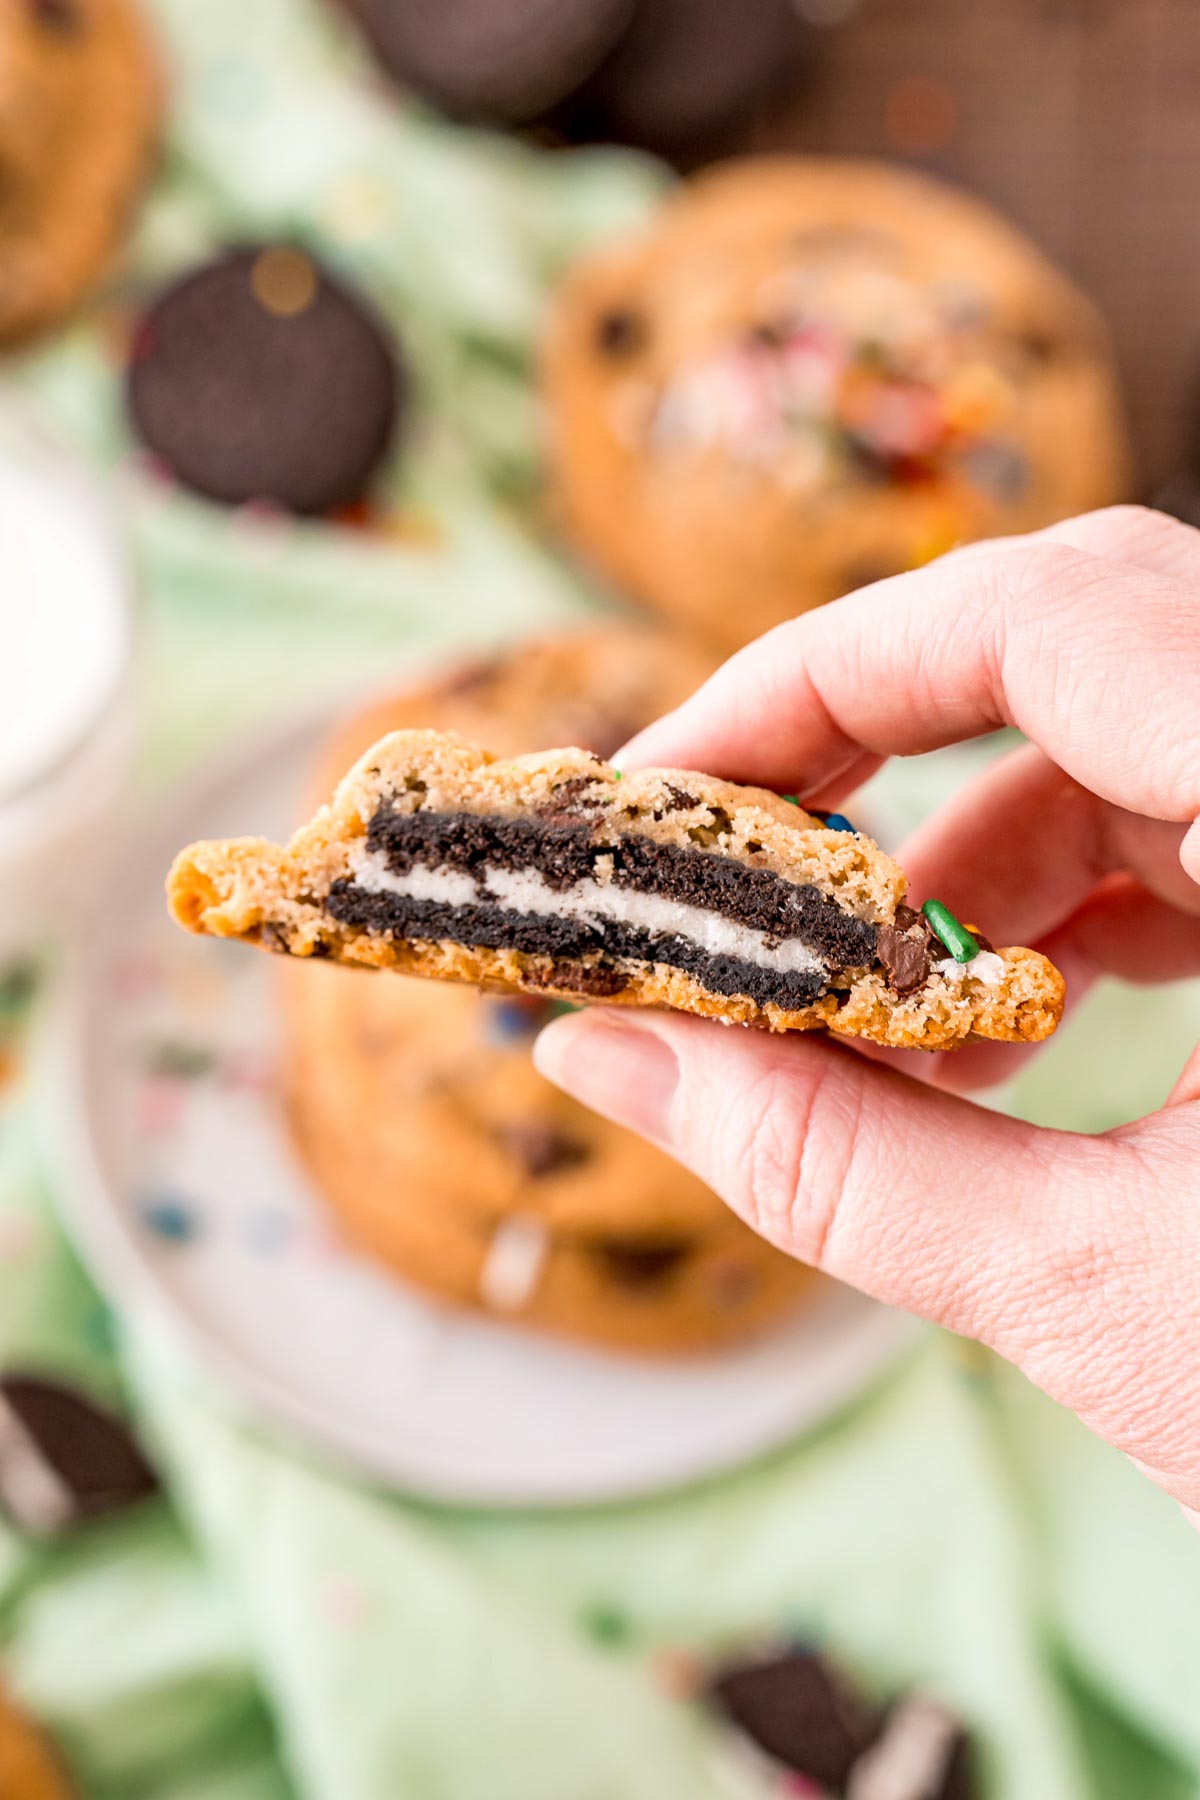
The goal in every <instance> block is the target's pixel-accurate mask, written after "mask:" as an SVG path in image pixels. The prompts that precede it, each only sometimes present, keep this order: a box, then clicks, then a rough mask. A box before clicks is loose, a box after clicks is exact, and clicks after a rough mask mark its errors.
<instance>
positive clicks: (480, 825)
mask: <svg viewBox="0 0 1200 1800" xmlns="http://www.w3.org/2000/svg"><path fill="white" fill-rule="evenodd" d="M904 891H905V878H904V875H903V874H902V872H901V871H900V869H899V868H898V867H897V866H896V864H895V863H894V862H892V861H891V859H890V858H889V857H887V856H885V855H884V854H883V852H882V851H881V850H879V849H878V847H877V846H876V845H875V844H874V843H872V842H871V840H870V839H869V838H866V837H864V836H862V835H861V834H859V833H857V832H855V831H853V830H852V829H851V830H840V829H834V828H833V827H831V826H828V825H826V824H824V823H823V822H822V820H821V819H819V818H817V817H816V816H815V815H812V814H808V813H805V812H803V811H802V810H800V808H799V807H798V806H797V805H793V804H790V803H789V802H788V801H787V800H785V799H781V798H780V797H779V796H778V795H776V794H770V793H767V792H765V791H763V790H760V789H755V788H743V787H736V786H734V785H733V784H732V783H730V782H724V781H718V780H715V779H713V778H712V777H710V776H704V775H698V774H694V773H692V772H689V771H679V770H663V769H644V770H639V771H636V772H635V773H633V774H630V775H628V776H625V777H622V775H621V774H620V772H619V771H618V770H616V769H614V768H612V767H611V766H610V765H609V764H608V763H605V762H601V761H600V760H599V759H598V758H597V757H594V756H592V755H590V754H588V753H587V752H586V751H582V750H558V751H549V752H546V753H543V754H539V755H534V756H526V757H518V758H517V759H516V760H514V761H511V762H499V761H496V760H494V759H492V758H490V757H489V756H488V755H487V753H486V752H484V751H482V750H480V749H478V748H477V747H476V746H475V745H473V744H469V743H467V742H466V741H465V739H463V738H460V737H457V736H456V735H454V734H452V733H445V734H443V733H438V732H429V731H401V732H395V733H393V734H392V735H391V736H389V737H386V738H384V739H382V740H381V742H380V743H378V744H376V745H375V747H374V748H373V749H372V750H371V751H369V752H368V753H367V755H366V756H365V757H363V758H362V759H361V761H360V762H359V763H358V764H357V765H356V767H355V768H354V769H353V770H351V772H350V774H349V775H348V776H347V777H346V779H345V781H343V783H342V784H341V786H340V787H339V788H338V790H337V793H336V794H335V796H334V799H333V802H332V804H331V805H330V806H328V807H325V808H323V809H322V810H321V811H320V812H318V813H317V815H316V817H315V818H314V819H313V820H312V821H311V823H310V824H308V825H307V826H305V827H303V828H302V829H301V830H300V831H299V832H297V833H296V835H295V837H293V839H292V841H291V843H290V844H289V845H287V846H286V848H285V847H281V846H279V845H275V844H270V843H268V842H266V841H265V840H263V839H261V838H245V839H234V840H226V841H224V842H209V843H201V844H194V845H192V846H191V848H190V849H187V850H185V851H183V852H182V853H181V855H180V856H179V857H178V858H177V859H176V862H175V865H174V867H173V869H172V871H171V874H170V877H169V881H168V894H169V898H170V905H171V910H172V912H173V914H174V916H175V918H176V919H177V920H178V921H179V923H180V924H182V925H184V926H186V927H188V928H189V929H190V930H192V931H197V932H205V933H208V934H210V935H212V936H215V937H240V938H244V939H246V940H248V941H250V942H253V943H258V944H261V945H263V946H264V947H266V948H268V949H271V950H275V951H279V952H281V953H284V954H287V955H291V956H324V957H332V958H334V959H335V960H336V961H339V962H347V963H358V964H363V965H366V966H368V967H377V968H395V969H399V970H402V971H405V972H408V973H412V974H417V975H428V976H433V977H435V978H438V979H441V980H449V981H470V982H475V983H477V984H478V985H480V986H485V987H492V988H500V989H504V990H506V991H508V992H514V993H520V992H529V991H533V992H540V993H550V994H556V995H560V996H563V997H565V998H570V999H574V1000H605V1001H609V1002H615V1003H617V1004H621V1005H641V1006H666V1007H672V1008H675V1009H677V1010H680V1011H684V1012H692V1013H698V1014H701V1015H703V1016H707V1017H711V1018H718V1019H723V1020H726V1021H728V1022H730V1023H737V1024H745V1025H761V1026H766V1027H768V1028H770V1029H771V1030H774V1031H789V1030H795V1031H803V1030H809V1029H812V1028H813V1027H815V1026H820V1025H825V1026H828V1027H829V1029H830V1030H833V1031H837V1032H840V1033H843V1034H848V1035H856V1036H860V1037H865V1038H870V1039H873V1040H874V1041H875V1042H878V1043H884V1044H895V1045H904V1046H914V1047H923V1048H926V1049H942V1048H945V1047H947V1046H950V1045H953V1044H956V1043H958V1042H960V1041H961V1040H962V1039H963V1038H965V1037H966V1036H968V1035H969V1034H970V1033H972V1032H973V1033H975V1034H977V1035H979V1036H982V1037H989V1038H999V1039H1009V1040H1013V1041H1026V1042H1033V1041H1036V1040H1038V1039H1040V1038H1044V1037H1046V1036H1047V1035H1048V1034H1049V1033H1050V1032H1051V1031H1053V1029H1054V1027H1055V1025H1056V1024H1057V1023H1058V1020H1059V1017H1060V1016H1061V1012H1062V1004H1063V996H1064V983H1063V979H1062V976H1061V975H1060V974H1059V972H1058V970H1057V969H1056V968H1055V967H1054V966H1053V964H1052V963H1050V962H1048V961H1047V959H1046V958H1045V957H1044V956H1041V955H1039V954H1038V953H1037V952H1036V951H1032V950H1024V949H1009V950H1002V951H995V950H992V949H990V948H988V947H986V940H983V941H982V942H981V941H980V940H979V939H978V938H977V937H974V936H972V935H971V934H969V933H967V932H965V931H964V929H963V928H962V927H961V926H959V925H958V924H957V921H954V920H953V919H952V918H951V917H950V915H948V914H947V915H945V917H946V918H947V919H949V927H947V926H946V925H945V924H944V923H943V925H942V927H941V930H942V932H943V933H944V934H946V935H945V936H943V937H942V938H939V936H938V935H937V933H936V932H935V930H934V928H933V926H932V924H931V921H930V919H929V918H928V917H926V916H925V915H924V914H917V913H914V912H912V911H911V910H910V909H908V908H906V907H904V906H903V904H902V903H903V899H904ZM941 912H942V913H943V914H945V909H941ZM947 939H948V940H949V941H947Z"/></svg>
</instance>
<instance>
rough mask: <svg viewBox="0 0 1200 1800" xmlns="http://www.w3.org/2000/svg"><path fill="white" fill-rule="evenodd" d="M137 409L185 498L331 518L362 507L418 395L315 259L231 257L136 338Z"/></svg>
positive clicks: (392, 350)
mask: <svg viewBox="0 0 1200 1800" xmlns="http://www.w3.org/2000/svg"><path fill="white" fill-rule="evenodd" d="M127 392H128V405H129V412H130V416H131V418H132V420H133V423H134V426H135V427H136V429H137V432H138V434H139V436H140V437H141V439H142V440H143V442H144V443H145V444H146V445H147V446H148V447H149V448H150V450H151V451H153V452H154V454H155V455H156V456H157V457H158V458H159V459H160V460H161V461H162V462H163V463H164V464H165V465H166V467H167V469H168V470H169V472H170V473H171V474H172V475H173V476H174V477H175V478H176V479H177V480H179V481H180V482H182V483H183V484H184V485H185V486H186V487H189V488H192V489H194V490H195V491H196V492H197V493H199V494H204V495H205V496H207V497H208V498H209V499H213V500H221V501H225V502H226V503H228V504H230V505H237V504H240V503H242V502H244V501H249V500H268V501H273V502H275V503H277V504H278V505H280V506H283V507H286V508H287V509H288V510H289V511H291V512H295V513H323V512H330V511H332V510H334V509H335V508H338V507H343V506H349V505H351V504H352V503H353V502H355V501H357V500H360V499H361V498H362V496H363V494H364V493H365V491H366V489H367V487H368V485H369V483H370V480H371V477H372V475H373V474H374V473H375V471H376V469H377V468H378V467H379V465H380V463H381V462H382V460H383V458H384V456H385V455H386V454H387V452H388V449H389V447H390V445H391V443H392V441H393V438H394V436H395V434H396V430H397V425H398V422H399V420H400V419H401V418H402V416H403V413H404V410H405V406H406V403H407V399H408V392H409V383H408V378H407V373H406V370H405V366H404V363H403V360H402V358H401V355H400V353H399V350H398V348H397V346H396V345H395V344H394V343H393V342H391V341H390V339H389V336H388V334H387V332H386V330H385V328H384V327H383V326H382V324H381V323H380V322H379V321H378V320H377V319H376V318H375V317H373V315H372V314H371V312H370V311H369V310H368V308H367V307H366V306H365V305H364V304H363V302H362V301H361V300H360V299H359V298H358V297H357V296H356V295H354V294H352V293H351V292H350V291H349V289H348V288H347V287H345V286H344V285H343V284H342V283H341V282H339V281H335V280H334V278H333V277H332V276H331V275H330V274H329V273H328V271H327V270H325V269H323V268H322V267H321V266H320V264H319V263H318V262H317V261H316V260H315V259H314V258H313V257H312V256H311V255H310V254H309V253H308V252H307V251H305V250H301V249H298V248H296V247H295V246H293V245H289V244H264V245H257V246H248V247H243V248H239V249H235V250H231V251H229V252H228V253H227V254H225V255H223V256H221V257H219V258H218V259H217V260H216V261H214V262H211V263H207V264H205V265H204V266H203V267H202V268H199V269H195V270H193V271H192V272H191V273H190V274H188V275H186V276H184V277H183V279H182V280H180V281H178V282H176V283H175V284H174V285H173V286H172V287H170V288H168V289H167V290H166V292H165V293H163V294H162V295H160V296H159V298H158V300H157V302H156V303H155V304H154V306H153V307H152V308H151V310H150V312H149V314H148V315H147V317H146V319H145V320H144V322H143V324H142V327H141V329H140V331H139V332H138V334H137V337H136V340H135V343H134V347H133V354H132V359H131V362H130V366H129V372H128V389H127Z"/></svg>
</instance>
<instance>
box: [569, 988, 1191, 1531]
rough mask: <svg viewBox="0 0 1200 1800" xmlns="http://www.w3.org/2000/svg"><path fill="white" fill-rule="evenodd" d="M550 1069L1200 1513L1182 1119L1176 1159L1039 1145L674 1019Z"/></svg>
mask: <svg viewBox="0 0 1200 1800" xmlns="http://www.w3.org/2000/svg"><path fill="white" fill-rule="evenodd" d="M535 1054H536V1060H537V1064H538V1067H539V1069H540V1070H541V1072H542V1073H543V1074H544V1075H546V1076H548V1077H549V1079H550V1080H552V1081H555V1082H557V1083H558V1084H559V1085H560V1086H562V1087H565V1088H566V1089H567V1090H568V1091H569V1092H571V1093H573V1094H574V1095H575V1096H576V1097H577V1098H578V1099H580V1100H582V1101H584V1102H585V1103H586V1104H588V1105H591V1106H594V1107H596V1108H597V1109H598V1110H599V1111H601V1112H603V1113H605V1114H606V1115H607V1116H608V1117H609V1118H612V1119H615V1120H616V1121H617V1122H619V1123H621V1124H624V1125H630V1126H632V1127H633V1128H634V1129H636V1130H640V1131H642V1132H644V1133H645V1134H646V1135H648V1136H650V1137H651V1138H652V1139H653V1140H654V1141H655V1142H657V1143H659V1144H661V1145H662V1146H663V1147H664V1148H666V1149H667V1150H669V1151H670V1152H671V1153H672V1154H673V1155H674V1156H676V1157H677V1158H678V1159H679V1160H680V1161H682V1162H683V1163H685V1164H686V1165H687V1166H688V1167H689V1168H691V1169H692V1170H694V1171H695V1173H696V1174H697V1175H699V1176H700V1177H701V1178H702V1179H703V1180H705V1181H707V1182H708V1183H709V1184H710V1185H711V1186H712V1187H713V1188H714V1189H715V1190H716V1192H717V1193H718V1194H720V1195H721V1196H722V1197H723V1198H724V1199H725V1200H726V1201H727V1202H728V1203H729V1205H730V1206H732V1207H733V1209H734V1210H735V1211H736V1212H737V1213H739V1214H740V1215H741V1216H742V1218H744V1219H745V1220H746V1221H747V1223H748V1224H750V1225H751V1226H752V1227H753V1228H754V1229H755V1230H756V1231H758V1232H760V1233H761V1234H762V1235H763V1236H764V1237H766V1238H768V1239H769V1240H770V1241H771V1242H772V1243H774V1244H775V1245H777V1246H778V1247H779V1248H780V1249H782V1250H785V1251H787V1252H789V1253H790V1254H792V1255H795V1256H798V1257H800V1258H802V1259H803V1260H804V1261H806V1262H809V1263H812V1264H813V1265H815V1266H816V1267H819V1268H822V1269H824V1270H825V1271H826V1272H827V1273H829V1274H830V1275H834V1276H836V1277H837V1278H838V1279H840V1280H843V1281H847V1282H849V1283H851V1284H852V1285H853V1286H855V1287H859V1288H861V1289H863V1290H864V1291H865V1292H867V1293H870V1294H874V1295H875V1296H876V1297H877V1298H879V1299H881V1300H884V1301H886V1302H888V1303H889V1304H891V1305H895V1306H902V1307H905V1308H908V1309H910V1310H911V1311H914V1312H917V1313H921V1314H922V1315H924V1316H925V1317H926V1318H929V1319H933V1320H936V1321H937V1322H938V1323H939V1324H942V1325H945V1326H948V1327H949V1328H950V1329H951V1330H954V1331H958V1332H963V1333H966V1334H967V1335H969V1336H972V1337H977V1338H980V1339H982V1340H983V1341H984V1342H986V1343H988V1344H990V1345H992V1346H993V1347H994V1348H995V1349H996V1350H998V1351H999V1352H1000V1353H1001V1354H1002V1355H1004V1356H1007V1357H1009V1358H1010V1359H1011V1360H1012V1361H1014V1362H1016V1363H1017V1364H1018V1365H1019V1366H1020V1367H1022V1368H1023V1369H1024V1370H1025V1371H1026V1373H1027V1374H1029V1375H1030V1376H1031V1377H1032V1379H1034V1380H1035V1381H1037V1382H1038V1383H1039V1384H1040V1385H1041V1386H1043V1387H1044V1388H1046V1390H1047V1391H1048V1392H1050V1393H1052V1394H1053V1395H1054V1396H1055V1397H1056V1398H1057V1399H1059V1400H1061V1401H1063V1402H1065V1403H1066V1404H1067V1405H1069V1406H1072V1407H1073V1408H1074V1409H1075V1410H1076V1411H1077V1412H1079V1413H1080V1414H1081V1415H1082V1416H1083V1417H1084V1418H1086V1419H1087V1420H1088V1421H1089V1423H1091V1424H1092V1425H1093V1426H1094V1427H1095V1428H1096V1429H1097V1430H1099V1431H1101V1432H1102V1433H1103V1434H1104V1435H1105V1436H1106V1437H1108V1438H1110V1439H1111V1440H1112V1441H1114V1442H1117V1443H1119V1444H1120V1445H1121V1446H1122V1447H1123V1448H1124V1449H1126V1450H1127V1451H1129V1453H1130V1454H1131V1455H1133V1456H1136V1457H1138V1458H1140V1459H1141V1461H1142V1462H1143V1463H1145V1464H1146V1465H1147V1466H1148V1467H1150V1468H1151V1469H1153V1470H1155V1471H1156V1472H1157V1473H1158V1474H1159V1476H1160V1478H1164V1476H1165V1477H1168V1478H1169V1479H1170V1481H1171V1483H1172V1490H1173V1491H1174V1492H1175V1493H1176V1494H1177V1497H1178V1498H1180V1499H1182V1500H1184V1501H1185V1502H1186V1503H1188V1504H1190V1505H1193V1506H1195V1505H1200V1444H1197V1442H1196V1437H1195V1432H1194V1429H1193V1426H1194V1420H1195V1418H1196V1417H1197V1416H1200V1415H1198V1412H1197V1408H1198V1407H1200V1297H1198V1295H1197V1290H1196V1287H1195V1283H1194V1281H1193V1279H1192V1274H1191V1270H1192V1268H1194V1263H1195V1257H1196V1254H1197V1252H1198V1251H1200V1227H1198V1225H1197V1217H1196V1209H1195V1206H1194V1203H1193V1202H1192V1201H1191V1200H1190V1199H1189V1198H1188V1193H1187V1185H1186V1183H1185V1184H1181V1182H1180V1179H1179V1175H1180V1169H1181V1167H1182V1163H1181V1161H1180V1160H1179V1159H1180V1158H1181V1157H1182V1154H1183V1151H1184V1150H1185V1149H1186V1148H1187V1147H1188V1143H1189V1139H1188V1133H1189V1131H1190V1134H1191V1136H1190V1154H1191V1156H1192V1158H1193V1159H1194V1157H1195V1155H1196V1153H1197V1150H1198V1149H1200V1123H1198V1122H1197V1120H1196V1118H1195V1117H1194V1114H1193V1113H1192V1112H1190V1111H1189V1110H1188V1109H1184V1108H1178V1109H1176V1110H1175V1112H1174V1113H1171V1114H1166V1115H1162V1117H1163V1119H1165V1120H1166V1121H1167V1126H1166V1128H1165V1129H1166V1130H1167V1131H1168V1133H1169V1132H1171V1131H1172V1130H1173V1132H1174V1136H1173V1140H1172V1142H1171V1144H1170V1145H1169V1146H1168V1148H1167V1150H1166V1151H1162V1150H1161V1149H1160V1148H1159V1146H1158V1145H1157V1143H1156V1142H1154V1141H1152V1134H1151V1133H1150V1132H1149V1131H1146V1132H1143V1133H1142V1135H1141V1136H1140V1137H1139V1136H1138V1135H1137V1134H1133V1133H1130V1134H1126V1135H1121V1134H1114V1135H1113V1137H1111V1138H1108V1139H1097V1138H1088V1137H1079V1136H1076V1135H1073V1134H1068V1133H1057V1132H1047V1131H1041V1130H1037V1129H1035V1128H1034V1127H1031V1126H1027V1125H1024V1124H1021V1123H1020V1122H1018V1121H1016V1120H1013V1119H1009V1118H1006V1117H1003V1116H1002V1115H999V1114H993V1113H987V1112H981V1111H980V1110H979V1109H978V1108H976V1107H973V1106H971V1105H970V1104H969V1103H967V1102H965V1101H962V1100H958V1099H955V1098H953V1097H951V1096H948V1095H945V1094H940V1093H937V1092H935V1091H933V1090H931V1089H929V1088H926V1087H922V1086H920V1085H919V1084H917V1083H914V1082H910V1081H907V1080H905V1079H904V1078H903V1077H902V1076H899V1075H895V1074H893V1073H891V1072H890V1071H887V1070H882V1069H878V1068H872V1067H871V1066H869V1065H868V1064H867V1063H865V1062H864V1061H862V1060H861V1059H860V1058H858V1057H856V1056H854V1055H852V1054H850V1053H849V1052H847V1051H845V1050H842V1049H840V1048H838V1047H837V1046H833V1045H830V1044H828V1043H825V1042H817V1041H805V1040H804V1039H802V1038H799V1039H798V1038H795V1037H792V1038H783V1037H780V1038H776V1037H772V1036H770V1035H769V1034H766V1033H758V1032H748V1031H747V1032H739V1031H716V1030H714V1029H713V1028H712V1027H711V1026H710V1025H708V1024H706V1023H705V1022H703V1021H700V1020H696V1019H689V1018H685V1017H682V1016H678V1015H653V1016H652V1015H648V1014H638V1015H629V1016H627V1015H622V1014H619V1013H618V1012H616V1011H615V1010H614V1011H611V1012H604V1011H596V1012H592V1013H580V1014H575V1015H573V1016H571V1017H569V1018H564V1019H562V1020H559V1021H558V1022H557V1023H555V1024H553V1025H551V1026H549V1027H548V1028H547V1030H546V1031H544V1032H543V1033H542V1035H541V1037H540V1038H539V1040H538V1043H537V1047H536V1052H535ZM1172 1121H1174V1126H1173V1127H1172V1125H1171V1122H1172ZM1156 1123H1157V1122H1156ZM1164 1166H1165V1167H1166V1174H1165V1175H1164V1172H1163V1167H1164ZM1192 1166H1193V1167H1194V1160H1193V1163H1192ZM1189 1408H1190V1411H1189ZM1181 1441H1184V1442H1186V1445H1187V1451H1186V1454H1182V1455H1181V1453H1180V1450H1179V1444H1180V1442H1181Z"/></svg>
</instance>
